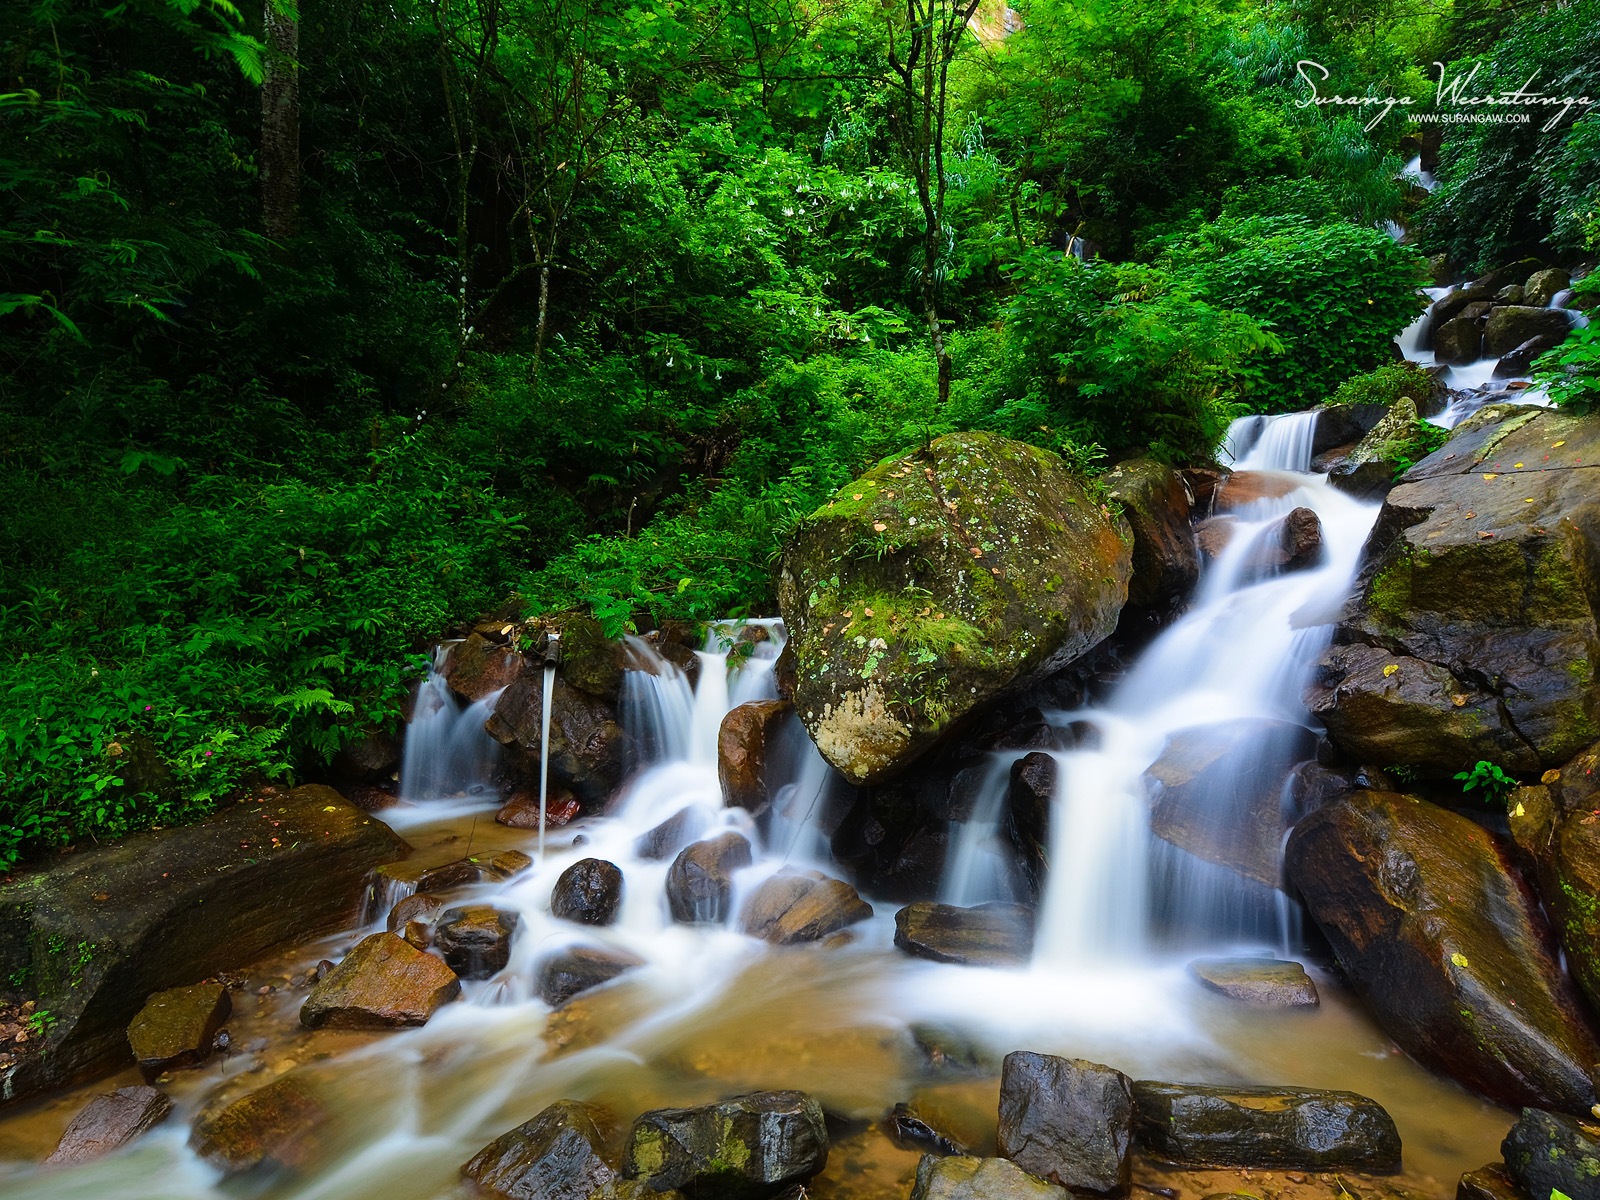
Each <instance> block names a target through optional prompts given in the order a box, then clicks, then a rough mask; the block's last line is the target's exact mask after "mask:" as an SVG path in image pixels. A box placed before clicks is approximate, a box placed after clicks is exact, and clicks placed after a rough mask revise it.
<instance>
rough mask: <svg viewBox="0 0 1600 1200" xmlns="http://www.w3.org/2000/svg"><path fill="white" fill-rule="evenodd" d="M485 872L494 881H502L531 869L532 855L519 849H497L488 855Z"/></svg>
mask: <svg viewBox="0 0 1600 1200" xmlns="http://www.w3.org/2000/svg"><path fill="white" fill-rule="evenodd" d="M485 866H486V868H487V870H486V871H485V874H487V875H488V876H489V878H490V879H492V880H494V881H495V882H496V883H504V882H505V881H506V880H508V879H515V878H516V877H517V876H518V875H525V874H527V873H528V872H529V871H531V870H533V856H532V855H531V854H524V853H523V852H522V851H521V850H499V851H496V852H495V853H494V854H491V855H490V856H489V861H488V863H486V864H485Z"/></svg>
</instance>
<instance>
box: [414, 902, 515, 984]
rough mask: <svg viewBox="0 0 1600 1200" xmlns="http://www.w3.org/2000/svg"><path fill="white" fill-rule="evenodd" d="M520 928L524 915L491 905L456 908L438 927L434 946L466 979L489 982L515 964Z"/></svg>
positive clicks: (444, 914)
mask: <svg viewBox="0 0 1600 1200" xmlns="http://www.w3.org/2000/svg"><path fill="white" fill-rule="evenodd" d="M520 924H522V917H521V915H520V914H518V913H514V912H506V911H503V910H501V909H497V908H492V907H490V906H489V905H487V904H469V905H467V906H466V907H465V908H452V909H449V910H448V911H446V912H444V913H442V914H440V917H439V921H438V923H437V924H436V925H435V926H434V929H433V939H434V945H435V947H436V948H437V949H438V951H439V953H440V954H441V955H443V956H444V961H445V963H446V964H447V965H448V966H449V968H450V969H451V970H452V971H454V972H455V973H456V974H457V975H458V976H460V977H461V978H462V979H488V978H489V977H490V976H491V975H497V974H499V973H500V972H501V971H503V970H505V967H506V963H508V962H510V961H511V940H512V938H513V937H515V936H516V932H517V926H519V925H520Z"/></svg>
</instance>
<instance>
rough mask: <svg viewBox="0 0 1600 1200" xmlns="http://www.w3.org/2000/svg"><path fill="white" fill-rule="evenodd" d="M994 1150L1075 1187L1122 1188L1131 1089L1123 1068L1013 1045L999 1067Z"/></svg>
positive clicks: (1115, 1191)
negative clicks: (1012, 1051) (995, 1147)
mask: <svg viewBox="0 0 1600 1200" xmlns="http://www.w3.org/2000/svg"><path fill="white" fill-rule="evenodd" d="M997 1140H998V1146H999V1150H1000V1157H1001V1158H1007V1159H1010V1160H1011V1161H1012V1162H1014V1163H1016V1164H1017V1165H1018V1166H1019V1167H1021V1168H1022V1169H1023V1170H1025V1171H1027V1172H1028V1173H1029V1174H1031V1175H1036V1176H1038V1177H1039V1178H1041V1179H1047V1180H1049V1181H1050V1182H1051V1183H1059V1184H1060V1185H1061V1186H1063V1187H1066V1188H1070V1189H1071V1190H1072V1191H1074V1192H1092V1193H1094V1194H1096V1195H1100V1196H1116V1195H1121V1194H1123V1193H1125V1192H1126V1191H1127V1190H1128V1186H1129V1184H1130V1183H1131V1182H1132V1180H1133V1091H1132V1083H1131V1081H1130V1080H1129V1079H1128V1077H1127V1076H1126V1075H1124V1074H1123V1073H1122V1072H1121V1071H1117V1070H1114V1069H1112V1068H1111V1067H1106V1066H1102V1065H1101V1064H1099V1063H1093V1062H1086V1061H1085V1060H1083V1059H1077V1058H1058V1057H1056V1056H1055V1055H1053V1054H1033V1053H1030V1052H1028V1051H1018V1052H1016V1053H1012V1054H1008V1055H1006V1057H1005V1061H1004V1062H1003V1063H1002V1064H1001V1067H1000V1124H999V1132H998V1136H997Z"/></svg>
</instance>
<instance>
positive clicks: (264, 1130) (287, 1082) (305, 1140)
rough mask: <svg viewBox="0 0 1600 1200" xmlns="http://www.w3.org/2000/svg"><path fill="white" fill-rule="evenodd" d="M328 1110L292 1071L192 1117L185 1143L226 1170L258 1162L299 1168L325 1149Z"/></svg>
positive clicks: (230, 1171) (227, 1172) (237, 1170)
mask: <svg viewBox="0 0 1600 1200" xmlns="http://www.w3.org/2000/svg"><path fill="white" fill-rule="evenodd" d="M328 1119H329V1113H328V1110H327V1108H326V1107H325V1106H324V1104H323V1103H322V1101H321V1100H320V1099H319V1098H318V1097H317V1095H316V1094H315V1093H314V1092H313V1091H312V1090H311V1088H310V1087H309V1086H308V1085H307V1084H306V1083H305V1081H304V1080H301V1079H299V1078H298V1077H296V1076H294V1075H285V1076H283V1077H282V1078H280V1079H276V1080H274V1081H273V1082H271V1083H269V1084H267V1086H266V1087H264V1088H260V1089H258V1090H257V1091H254V1092H250V1093H249V1094H248V1095H245V1096H242V1097H240V1098H239V1099H238V1100H235V1101H234V1102H233V1103H231V1104H228V1105H225V1106H223V1107H220V1108H217V1109H212V1110H208V1111H207V1112H204V1113H202V1114H201V1116H200V1118H199V1120H197V1121H196V1122H195V1125H194V1130H193V1131H192V1132H191V1133H190V1135H189V1146H190V1148H191V1149H192V1150H193V1151H194V1152H195V1154H196V1155H198V1156H199V1158H200V1159H201V1160H202V1161H203V1162H205V1163H207V1164H208V1165H209V1166H211V1167H214V1168H216V1169H217V1170H219V1171H221V1172H222V1173H223V1174H224V1175H237V1174H239V1173H240V1172H243V1171H249V1170H253V1169H255V1168H257V1167H262V1166H266V1167H277V1168H287V1169H289V1170H299V1169H302V1168H304V1167H308V1166H310V1165H312V1164H313V1163H315V1162H317V1161H318V1160H319V1159H320V1158H321V1157H322V1156H323V1154H324V1153H325V1149H326V1141H325V1139H324V1136H323V1134H324V1131H325V1130H326V1128H327V1124H328Z"/></svg>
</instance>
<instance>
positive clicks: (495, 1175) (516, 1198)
mask: <svg viewBox="0 0 1600 1200" xmlns="http://www.w3.org/2000/svg"><path fill="white" fill-rule="evenodd" d="M606 1124H607V1116H606V1114H605V1112H604V1111H603V1110H601V1109H598V1108H595V1107H594V1106H592V1105H588V1104H580V1103H578V1102H577V1101H574V1100H557V1101H556V1102H555V1103H554V1104H552V1105H550V1107H549V1108H546V1109H545V1110H544V1111H542V1112H541V1113H539V1115H538V1116H536V1117H534V1118H533V1120H531V1121H526V1122H524V1123H523V1124H521V1125H518V1126H517V1127H516V1128H515V1129H512V1130H510V1131H508V1132H506V1133H503V1134H501V1135H500V1136H499V1137H497V1138H495V1140H494V1141H492V1142H490V1143H489V1144H488V1145H487V1146H485V1147H484V1148H483V1149H482V1150H480V1151H478V1153H477V1154H475V1155H473V1156H472V1159H471V1161H469V1162H467V1163H466V1164H464V1165H463V1166H462V1168H461V1173H462V1174H463V1175H465V1176H466V1177H467V1178H468V1179H470V1180H472V1181H473V1182H474V1183H476V1184H477V1185H478V1186H479V1187H480V1188H482V1189H483V1190H484V1191H486V1192H489V1193H492V1194H493V1195H496V1196H505V1197H509V1198H510V1200H590V1198H591V1197H593V1196H595V1195H596V1194H600V1193H604V1194H607V1195H609V1194H610V1191H611V1189H612V1187H613V1185H614V1184H615V1183H616V1181H617V1178H618V1176H617V1172H616V1171H615V1170H613V1169H612V1168H611V1167H610V1166H609V1165H608V1164H607V1163H606V1161H605V1159H604V1158H603V1157H602V1154H603V1152H604V1150H605V1135H604V1132H603V1131H604V1128H605V1125H606Z"/></svg>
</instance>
